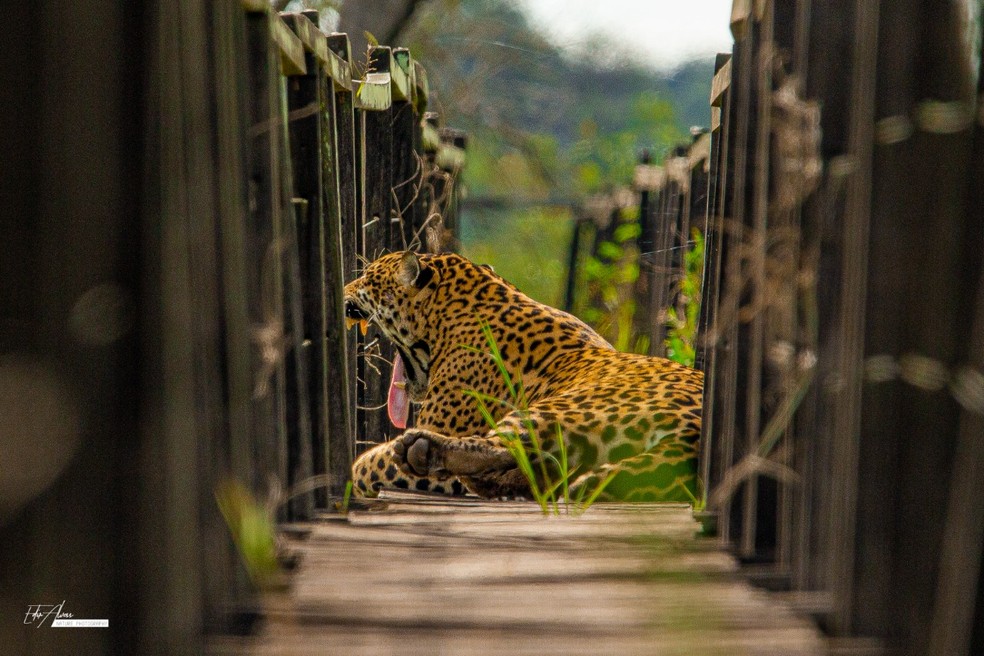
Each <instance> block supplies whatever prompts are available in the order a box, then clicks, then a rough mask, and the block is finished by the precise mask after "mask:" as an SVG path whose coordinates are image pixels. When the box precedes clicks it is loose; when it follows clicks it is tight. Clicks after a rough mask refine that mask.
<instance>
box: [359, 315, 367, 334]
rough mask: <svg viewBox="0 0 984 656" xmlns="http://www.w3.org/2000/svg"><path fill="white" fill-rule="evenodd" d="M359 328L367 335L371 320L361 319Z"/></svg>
mask: <svg viewBox="0 0 984 656" xmlns="http://www.w3.org/2000/svg"><path fill="white" fill-rule="evenodd" d="M359 330H360V331H361V332H362V334H363V335H365V334H366V331H367V330H369V321H367V320H366V319H360V320H359Z"/></svg>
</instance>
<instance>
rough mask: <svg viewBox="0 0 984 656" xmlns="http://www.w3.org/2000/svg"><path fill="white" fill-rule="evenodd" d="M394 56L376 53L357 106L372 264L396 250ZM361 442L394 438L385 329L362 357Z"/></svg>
mask: <svg viewBox="0 0 984 656" xmlns="http://www.w3.org/2000/svg"><path fill="white" fill-rule="evenodd" d="M391 68H392V52H391V50H390V48H388V47H384V46H380V47H377V48H373V50H372V51H371V53H370V69H371V71H372V72H370V73H367V74H366V79H365V80H362V81H360V82H359V85H360V88H361V91H360V92H359V94H358V96H357V98H356V103H357V107H358V112H357V116H358V121H359V124H360V126H361V130H360V142H359V150H360V157H359V161H360V166H361V168H360V171H359V178H360V180H361V199H360V200H361V217H362V218H361V230H362V239H363V242H362V243H363V246H362V255H363V257H365V258H366V260H367V261H369V262H371V261H373V260H375V259H376V258H378V257H379V256H380V255H383V254H384V253H386V252H388V251H389V250H391V249H392V246H393V241H392V234H393V232H394V231H393V229H392V227H391V226H392V223H391V221H390V218H391V213H392V210H393V132H392V121H393V112H392V106H393V103H392V87H391V77H390V70H391ZM359 356H360V358H361V362H360V364H359V381H361V385H362V387H361V388H360V392H361V394H360V396H359V401H358V405H359V408H360V414H361V419H360V425H359V427H358V432H359V437H360V438H361V439H362V440H364V441H366V442H382V441H385V440H386V439H387V438H388V437H390V436H391V435H393V434H394V432H395V431H394V430H393V426H392V425H391V423H390V421H389V417H388V415H387V412H386V400H387V396H388V391H389V375H390V371H391V367H392V362H393V348H392V346H391V345H390V344H389V342H388V341H387V340H386V339H385V338H384V337H383V335H382V333H380V331H379V329H378V328H376V327H375V326H373V325H370V327H369V331H368V332H367V333H366V335H365V339H364V341H363V347H362V350H361V352H360V353H359Z"/></svg>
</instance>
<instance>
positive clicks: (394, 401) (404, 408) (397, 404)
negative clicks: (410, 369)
mask: <svg viewBox="0 0 984 656" xmlns="http://www.w3.org/2000/svg"><path fill="white" fill-rule="evenodd" d="M406 382H407V374H406V371H405V370H404V368H403V360H402V358H400V354H399V353H397V354H396V359H395V360H394V361H393V378H392V379H391V380H390V390H389V398H388V399H386V409H387V410H388V411H389V418H390V421H391V422H393V425H394V426H396V427H397V428H406V427H407V417H408V416H409V415H410V400H409V398H407V390H406V387H405V385H406ZM397 383H402V384H401V385H397Z"/></svg>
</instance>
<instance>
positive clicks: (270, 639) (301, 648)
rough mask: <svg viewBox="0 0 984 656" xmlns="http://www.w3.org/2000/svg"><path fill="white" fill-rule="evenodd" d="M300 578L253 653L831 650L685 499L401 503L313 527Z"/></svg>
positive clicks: (230, 644) (245, 644) (274, 607)
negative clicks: (572, 512)
mask: <svg viewBox="0 0 984 656" xmlns="http://www.w3.org/2000/svg"><path fill="white" fill-rule="evenodd" d="M305 526H308V527H310V529H311V533H310V535H309V537H308V538H307V539H306V540H304V541H298V542H294V543H293V545H294V547H295V548H296V549H297V550H298V551H299V552H300V554H301V555H302V566H301V569H300V570H299V571H298V572H297V573H296V574H295V575H294V577H293V579H292V586H291V590H290V592H289V593H288V594H286V595H283V596H280V597H279V598H275V599H271V600H270V603H269V605H268V606H267V608H268V610H269V621H268V624H267V628H266V630H265V632H264V633H263V634H262V635H260V636H258V637H257V638H255V639H251V640H240V641H231V640H226V641H224V642H222V643H216V644H215V645H213V653H218V652H219V651H220V648H224V649H230V650H231V649H239V650H241V652H240V653H247V654H256V655H260V654H274V653H301V654H303V653H316V652H317V651H318V650H319V649H320V650H324V649H325V648H326V646H328V645H330V648H331V650H333V651H336V650H337V651H340V652H344V653H350V654H369V653H380V652H383V653H386V652H389V651H392V650H394V649H399V650H400V651H402V652H406V653H455V654H501V653H547V654H570V653H618V654H653V653H656V654H692V655H698V656H699V655H702V654H722V655H723V654H729V655H733V654H757V653H763V652H762V650H763V649H765V648H768V649H769V650H771V651H770V652H769V653H782V654H803V655H806V654H820V653H822V651H821V641H820V639H819V637H818V633H817V631H816V629H815V628H814V627H813V626H812V625H811V624H809V623H808V622H806V621H804V620H802V619H800V618H798V617H797V616H796V615H795V614H794V613H792V612H791V611H790V610H789V609H788V608H787V607H786V606H785V605H783V604H782V603H781V602H778V601H776V600H774V599H772V598H770V597H769V596H768V595H767V594H766V593H764V592H762V591H760V590H756V589H754V588H752V587H751V586H749V585H748V584H747V583H745V582H744V581H742V580H741V579H740V578H739V577H738V576H737V573H736V572H737V568H736V564H735V562H734V560H733V558H731V557H730V556H728V555H726V554H724V553H723V552H721V551H719V550H718V549H717V548H716V543H714V542H712V541H710V540H706V539H699V538H696V537H695V535H694V534H695V530H696V528H697V526H696V524H695V523H694V521H693V519H692V517H691V513H690V509H689V507H687V506H683V505H655V504H652V505H648V504H647V505H638V504H637V505H629V504H597V505H595V506H594V507H593V508H591V509H590V510H589V511H588V513H586V514H585V515H582V516H580V517H571V516H560V517H543V516H542V515H541V514H540V512H539V508H538V507H537V506H535V505H534V504H530V503H522V502H512V503H503V502H483V501H476V500H464V501H447V500H444V499H435V498H433V497H422V496H415V495H409V494H400V495H396V494H394V495H387V496H386V497H385V499H384V500H383V501H381V502H377V503H375V504H372V506H371V507H370V509H369V510H364V511H358V512H355V511H353V512H352V513H350V514H349V516H348V519H347V520H344V519H340V518H338V517H337V516H335V517H331V518H326V519H324V520H323V521H320V522H315V523H311V524H306V525H305Z"/></svg>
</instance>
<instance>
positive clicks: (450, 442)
mask: <svg viewBox="0 0 984 656" xmlns="http://www.w3.org/2000/svg"><path fill="white" fill-rule="evenodd" d="M399 441H400V442H401V443H402V445H401V444H397V445H396V447H395V448H396V451H397V453H396V455H397V457H398V458H402V459H403V468H404V470H405V471H407V472H408V473H411V474H414V475H417V476H421V475H430V476H452V475H453V476H455V477H457V478H459V479H460V480H461V481H462V482H463V483H464V484H465V487H467V488H468V489H469V490H471V491H472V492H474V493H475V494H478V495H480V496H483V497H517V496H520V497H521V496H528V495H529V489H530V488H529V481H528V480H527V479H526V477H525V476H524V475H523V473H522V471H520V469H519V468H518V467H517V466H516V459H515V458H514V457H513V455H512V454H511V453H510V452H509V449H508V448H506V446H505V445H504V444H503V442H502V439H501V438H500V437H499V436H498V435H496V434H495V433H494V432H493V433H490V434H489V435H475V436H471V437H449V436H447V435H441V434H438V433H434V432H431V431H427V430H420V429H411V430H408V431H407V432H406V433H404V434H403V436H402V437H401V438H399Z"/></svg>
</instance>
